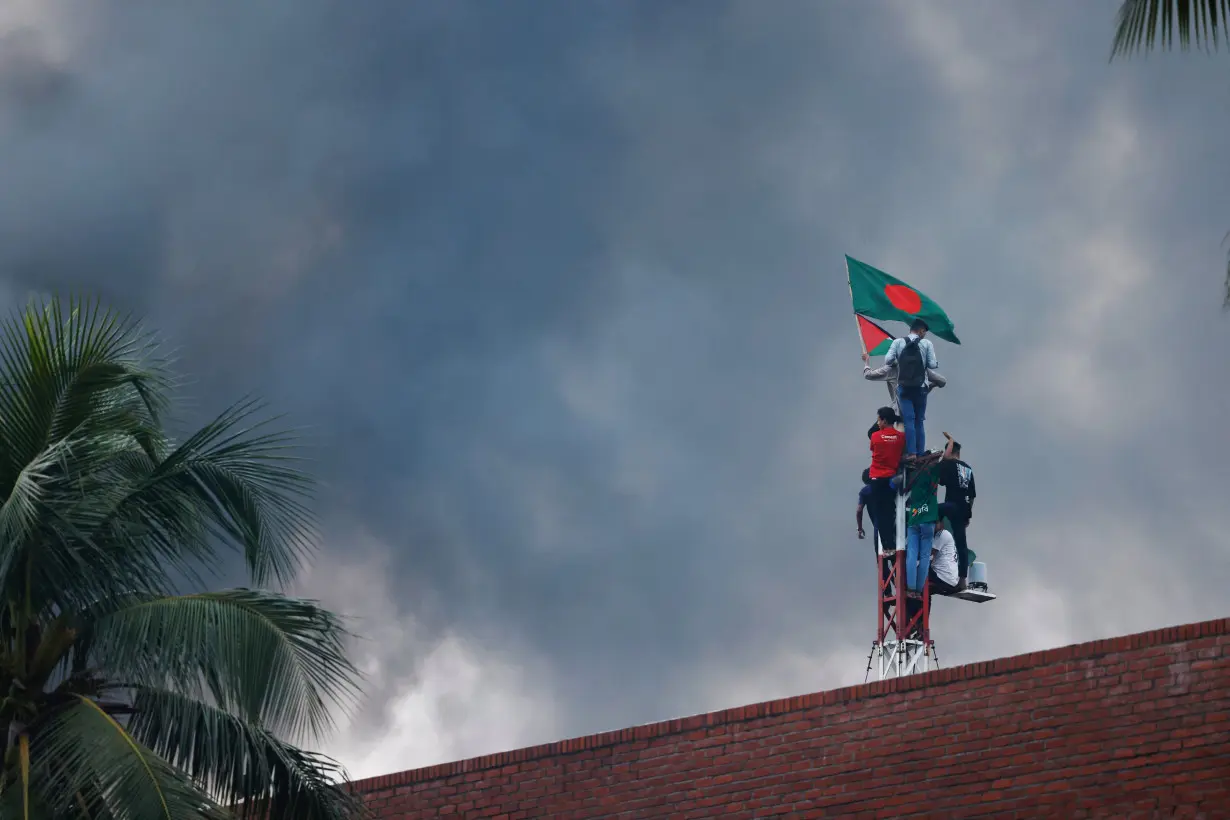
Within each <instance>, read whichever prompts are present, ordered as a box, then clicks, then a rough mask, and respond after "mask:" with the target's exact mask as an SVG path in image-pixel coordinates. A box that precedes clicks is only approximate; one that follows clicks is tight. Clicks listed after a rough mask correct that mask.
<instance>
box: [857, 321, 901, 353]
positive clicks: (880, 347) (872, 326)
mask: <svg viewBox="0 0 1230 820" xmlns="http://www.w3.org/2000/svg"><path fill="white" fill-rule="evenodd" d="M857 319H858V332H859V333H860V334H861V335H862V337H863V347H865V348H867V354H868V355H869V356H883V355H884V354H885V353H887V352H888V348H889V347H890V346H891V345H892V343H893V336H892V334H890V333H889V332H888V331H887V330H885V329H884V328H882V327H880V326H879V325H877V324H876V323H875V322H873V321H871V320H870V319H865V318H863V317H862V316H858V317H857Z"/></svg>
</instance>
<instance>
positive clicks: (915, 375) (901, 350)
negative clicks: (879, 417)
mask: <svg viewBox="0 0 1230 820" xmlns="http://www.w3.org/2000/svg"><path fill="white" fill-rule="evenodd" d="M927 330H928V327H927V323H926V322H925V321H923V320H922V319H915V320H914V321H912V322H910V333H909V335H908V336H906V337H905V338H904V339H894V340H893V343H892V345H891V346H890V347H889V348H888V352H887V353H885V354H884V366H885V367H892V366H894V365H895V366H896V368H897V406H898V407H900V408H901V419H902V422H903V423H904V424H905V452H906V455H912V456H919V455H922V454H923V453H924V452H926V449H927V436H926V432H925V430H924V425H925V422H926V418H927V394H928V393H930V392H931V388H930V386H929V385H928V384H927V371H928V370H939V369H940V363H939V360H937V359H936V358H935V345H933V344H931V341H930V340H929V339H927V338H925V337H926V335H927Z"/></svg>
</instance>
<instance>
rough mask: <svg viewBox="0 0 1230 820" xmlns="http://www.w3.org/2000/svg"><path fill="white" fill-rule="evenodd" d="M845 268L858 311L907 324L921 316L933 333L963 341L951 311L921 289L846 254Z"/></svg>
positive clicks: (957, 341)
mask: <svg viewBox="0 0 1230 820" xmlns="http://www.w3.org/2000/svg"><path fill="white" fill-rule="evenodd" d="M846 271H847V273H848V274H849V277H850V296H851V297H852V298H853V300H854V312H855V313H857V314H859V315H861V316H870V317H871V318H872V319H896V320H898V321H902V322H906V323H907V324H908V323H909V322H911V321H913V320H914V319H922V320H923V321H924V322H926V323H927V328H928V331H929V332H930V333H933V334H935V335H936V336H938V337H940V338H941V339H945V340H947V341H949V342H952V343H953V344H958V345H959V344H961V340H960V339H958V338H957V334H956V333H955V332H954V331H953V325H952V321H951V320H950V319H949V318H948V314H947V313H945V312H944V309H943V308H941V307H940V306H939V305H937V304H936V303H935V302H933V301H931V298H930V297H929V296H927V295H926V294H925V293H923V292H922V291H920V290H918V289H917V288H915V287H913V286H912V285H907V284H906V283H905V282H902V281H901V280H900V279H897V278H896V277H893V276H889V275H888V274H887V273H885V272H884V271H882V270H878V269H876V268H873V267H871V265H868V264H866V263H864V262H860V261H858V260H857V259H851V258H850V257H849V256H847V257H846Z"/></svg>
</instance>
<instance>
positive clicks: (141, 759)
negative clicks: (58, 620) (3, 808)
mask: <svg viewBox="0 0 1230 820" xmlns="http://www.w3.org/2000/svg"><path fill="white" fill-rule="evenodd" d="M31 735H32V738H31V741H30V750H31V766H30V791H31V794H32V795H33V796H34V797H36V799H37V804H38V805H40V806H42V807H43V811H44V812H45V813H46V816H48V817H65V818H67V817H71V816H73V814H74V813H75V814H77V816H81V812H82V811H84V812H85V816H87V817H89V818H91V820H92V818H95V817H99V816H104V817H114V818H116V820H179V818H185V817H193V818H219V820H221V818H225V817H226V812H224V811H223V810H222V808H221V807H219V806H218V805H217V804H216V803H215V802H214V801H212V800H210V798H209V796H208V795H207V794H206V792H205V791H204V790H203V789H201V788H199V787H197V786H196V785H195V784H193V783H192V781H191V780H190V779H189V777H187V776H186V775H185V774H184V773H182V772H180V771H178V770H177V769H175V768H174V767H173V766H172V765H170V764H169V763H168V762H167V761H166V760H164V759H163V758H161V757H160V756H159V755H157V754H156V753H155V752H154V751H153V750H151V749H149V748H148V747H147V746H145V745H144V744H142V743H141V742H140V741H138V740H137V739H136V738H134V737H133V736H132V734H130V733H129V732H128V730H127V729H125V728H124V726H122V725H121V724H120V723H119V721H117V720H116V719H115V718H114V717H112V716H111V715H108V714H107V713H106V712H105V711H104V710H103V709H102V708H100V707H99V706H98V704H96V703H94V702H93V701H91V700H89V699H87V698H79V699H77V700H76V702H75V703H74V704H71V705H68V706H66V707H65V708H63V709H61V710H60V711H59V712H58V713H56V714H55V715H53V716H51V717H50V718H49V719H47V720H45V721H43V722H42V723H41V724H39V725H36V726H33V727H31ZM7 791H8V790H6V792H7ZM23 812H24V810H23ZM4 816H5V817H8V816H10V815H9V814H8V813H7V812H6V813H5V814H4ZM12 816H14V817H22V816H23V814H16V815H12Z"/></svg>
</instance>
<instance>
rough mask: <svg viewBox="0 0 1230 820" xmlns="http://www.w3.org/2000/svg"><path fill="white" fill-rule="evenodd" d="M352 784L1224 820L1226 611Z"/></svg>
mask: <svg viewBox="0 0 1230 820" xmlns="http://www.w3.org/2000/svg"><path fill="white" fill-rule="evenodd" d="M354 785H355V787H356V788H357V789H359V790H360V791H361V792H363V793H364V794H365V796H366V800H367V803H368V805H369V806H370V807H371V808H372V810H373V812H374V814H375V816H376V817H377V818H379V820H409V818H415V819H416V820H417V818H436V817H448V818H478V817H486V818H502V820H536V819H537V818H600V817H612V818H614V817H618V818H659V817H660V818H666V817H670V818H732V819H734V818H753V817H756V818H760V817H769V816H777V817H798V818H811V817H824V818H834V817H854V816H859V817H905V816H933V817H945V818H948V817H954V818H955V817H994V818H1011V817H1022V818H1078V817H1114V818H1135V817H1140V818H1153V817H1191V818H1197V817H1203V818H1215V817H1230V618H1227V619H1224V620H1220V621H1210V622H1207V623H1202V624H1190V625H1188V626H1181V627H1175V628H1171V629H1162V630H1158V631H1156V632H1148V633H1144V634H1140V635H1130V636H1127V637H1123V638H1114V639H1111V640H1104V641H1097V642H1094V643H1087V644H1081V645H1078V646H1069V647H1064V648H1061V649H1053V650H1049V651H1046V652H1035V653H1033V654H1030V655H1021V656H1018V657H1014V658H1004V659H1001V660H996V661H990V662H987V663H976V664H971V665H969V666H963V667H959V668H953V669H942V670H939V671H937V672H931V673H928V674H926V675H916V676H913V677H910V678H904V679H899V680H893V681H886V682H883V683H875V684H870V685H866V686H854V687H849V688H846V689H838V690H835V691H831V692H822V693H819V694H814V695H805V696H802V697H796V698H788V699H786V700H778V701H772V702H769V703H759V704H756V705H754V706H745V707H742V708H738V709H729V710H726V711H724V712H716V713H713V714H708V715H698V716H695V717H689V718H683V719H680V720H672V721H667V722H664V723H656V724H652V725H649V726H639V727H636V728H633V729H624V730H622V731H618V732H608V733H606V734H601V735H594V736H590V737H583V738H577V739H574V740H565V741H561V742H559V743H551V744H548V745H545V746H537V747H534V748H530V749H520V750H517V751H514V752H505V753H502V754H495V755H489V756H487V757H480V758H475V759H472V760H466V761H462V762H459V763H448V764H444V765H440V766H433V767H430V768H427V769H418V770H414V771H409V772H402V773H400V774H391V775H385V776H383V777H376V778H371V779H368V780H363V781H359V782H357V783H355V784H354Z"/></svg>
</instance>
